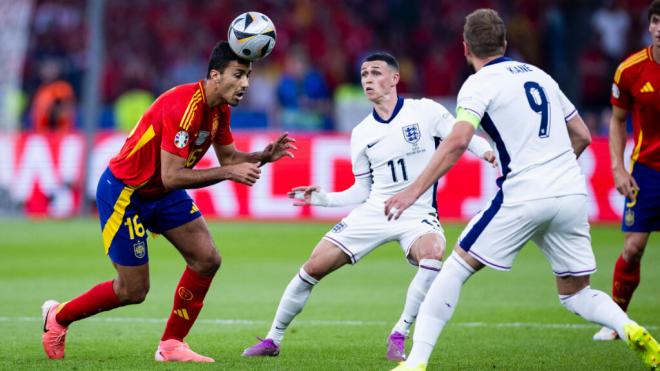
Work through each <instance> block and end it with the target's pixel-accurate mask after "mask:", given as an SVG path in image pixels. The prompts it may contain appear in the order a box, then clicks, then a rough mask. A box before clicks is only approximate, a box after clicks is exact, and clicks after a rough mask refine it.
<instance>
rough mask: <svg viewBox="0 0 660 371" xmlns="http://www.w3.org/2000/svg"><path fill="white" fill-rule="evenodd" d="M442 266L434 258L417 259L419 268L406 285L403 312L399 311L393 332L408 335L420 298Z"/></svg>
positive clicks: (422, 297)
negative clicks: (399, 315)
mask: <svg viewBox="0 0 660 371" xmlns="http://www.w3.org/2000/svg"><path fill="white" fill-rule="evenodd" d="M441 267H442V261H440V260H436V259H422V260H420V261H419V269H418V270H417V274H415V278H413V280H412V281H411V282H410V286H408V293H407V294H406V303H405V304H404V305H403V313H401V318H399V321H398V322H397V323H396V325H394V328H393V329H392V333H393V332H399V333H401V334H403V335H408V332H410V326H412V324H413V322H415V318H417V312H419V306H420V304H422V300H424V297H425V296H426V293H427V292H428V291H429V287H431V284H432V283H433V279H434V278H435V276H437V275H438V272H440V268H441Z"/></svg>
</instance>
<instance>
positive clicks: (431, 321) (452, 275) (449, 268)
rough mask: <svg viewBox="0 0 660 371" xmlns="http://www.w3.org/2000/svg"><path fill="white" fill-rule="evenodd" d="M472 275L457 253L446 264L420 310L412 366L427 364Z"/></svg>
mask: <svg viewBox="0 0 660 371" xmlns="http://www.w3.org/2000/svg"><path fill="white" fill-rule="evenodd" d="M473 273H474V269H472V267H470V266H469V265H468V264H467V263H466V262H465V261H463V259H462V258H461V257H460V256H458V255H457V254H456V253H452V254H451V256H449V258H448V259H447V261H445V265H444V266H443V267H442V270H441V271H440V273H439V274H438V276H437V277H436V278H435V280H434V281H433V284H432V285H431V288H429V292H428V293H427V294H426V298H425V299H424V301H423V302H422V305H421V307H420V308H419V316H418V317H417V325H416V326H415V333H414V335H413V347H412V350H411V351H410V355H409V356H408V360H407V361H406V364H407V365H408V366H409V367H416V366H417V365H419V364H420V363H424V364H426V363H428V360H429V358H430V357H431V352H433V347H434V346H435V343H436V341H437V340H438V336H440V333H441V332H442V329H443V327H444V326H445V324H446V323H447V321H449V319H450V318H451V316H452V315H453V314H454V308H456V304H457V303H458V297H459V295H460V293H461V288H462V287H463V284H464V283H465V281H467V279H468V278H470V276H471V275H472V274H473Z"/></svg>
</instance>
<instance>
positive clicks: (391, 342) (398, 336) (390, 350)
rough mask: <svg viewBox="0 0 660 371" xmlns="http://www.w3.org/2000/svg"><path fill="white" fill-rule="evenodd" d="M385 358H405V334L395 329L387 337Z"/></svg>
mask: <svg viewBox="0 0 660 371" xmlns="http://www.w3.org/2000/svg"><path fill="white" fill-rule="evenodd" d="M387 359H389V360H390V361H397V362H401V361H405V360H406V335H404V334H402V333H400V332H398V331H395V332H393V333H392V334H390V337H389V338H388V339H387Z"/></svg>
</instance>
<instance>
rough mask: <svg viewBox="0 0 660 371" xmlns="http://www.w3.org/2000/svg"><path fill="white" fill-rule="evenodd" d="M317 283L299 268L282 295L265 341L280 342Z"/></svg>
mask: <svg viewBox="0 0 660 371" xmlns="http://www.w3.org/2000/svg"><path fill="white" fill-rule="evenodd" d="M318 282H319V281H318V280H316V279H315V278H314V277H312V276H310V275H309V274H307V272H305V270H304V269H303V268H300V271H299V272H298V274H296V276H295V277H293V279H292V280H291V282H289V285H288V286H287V287H286V290H284V294H282V299H280V305H279V306H278V307H277V312H276V313H275V319H274V320H273V324H272V325H271V327H270V331H268V334H267V335H266V338H267V339H273V341H274V342H275V343H276V344H279V343H281V342H282V339H283V338H284V331H286V329H287V327H289V324H290V323H291V321H293V319H294V318H295V317H296V316H297V315H298V313H300V312H301V311H302V309H303V307H304V306H305V303H306V302H307V299H308V298H309V295H310V294H311V293H312V288H314V285H316V284H317V283H318Z"/></svg>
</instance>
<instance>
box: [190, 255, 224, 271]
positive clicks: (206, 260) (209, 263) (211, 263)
mask: <svg viewBox="0 0 660 371" xmlns="http://www.w3.org/2000/svg"><path fill="white" fill-rule="evenodd" d="M220 265H222V257H220V253H219V252H218V250H216V249H210V250H209V252H208V253H207V254H204V256H203V257H201V258H200V259H199V260H198V261H197V262H195V264H194V266H193V270H194V271H196V272H197V273H199V274H201V275H204V276H212V275H214V274H215V273H216V272H217V271H218V269H220Z"/></svg>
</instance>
